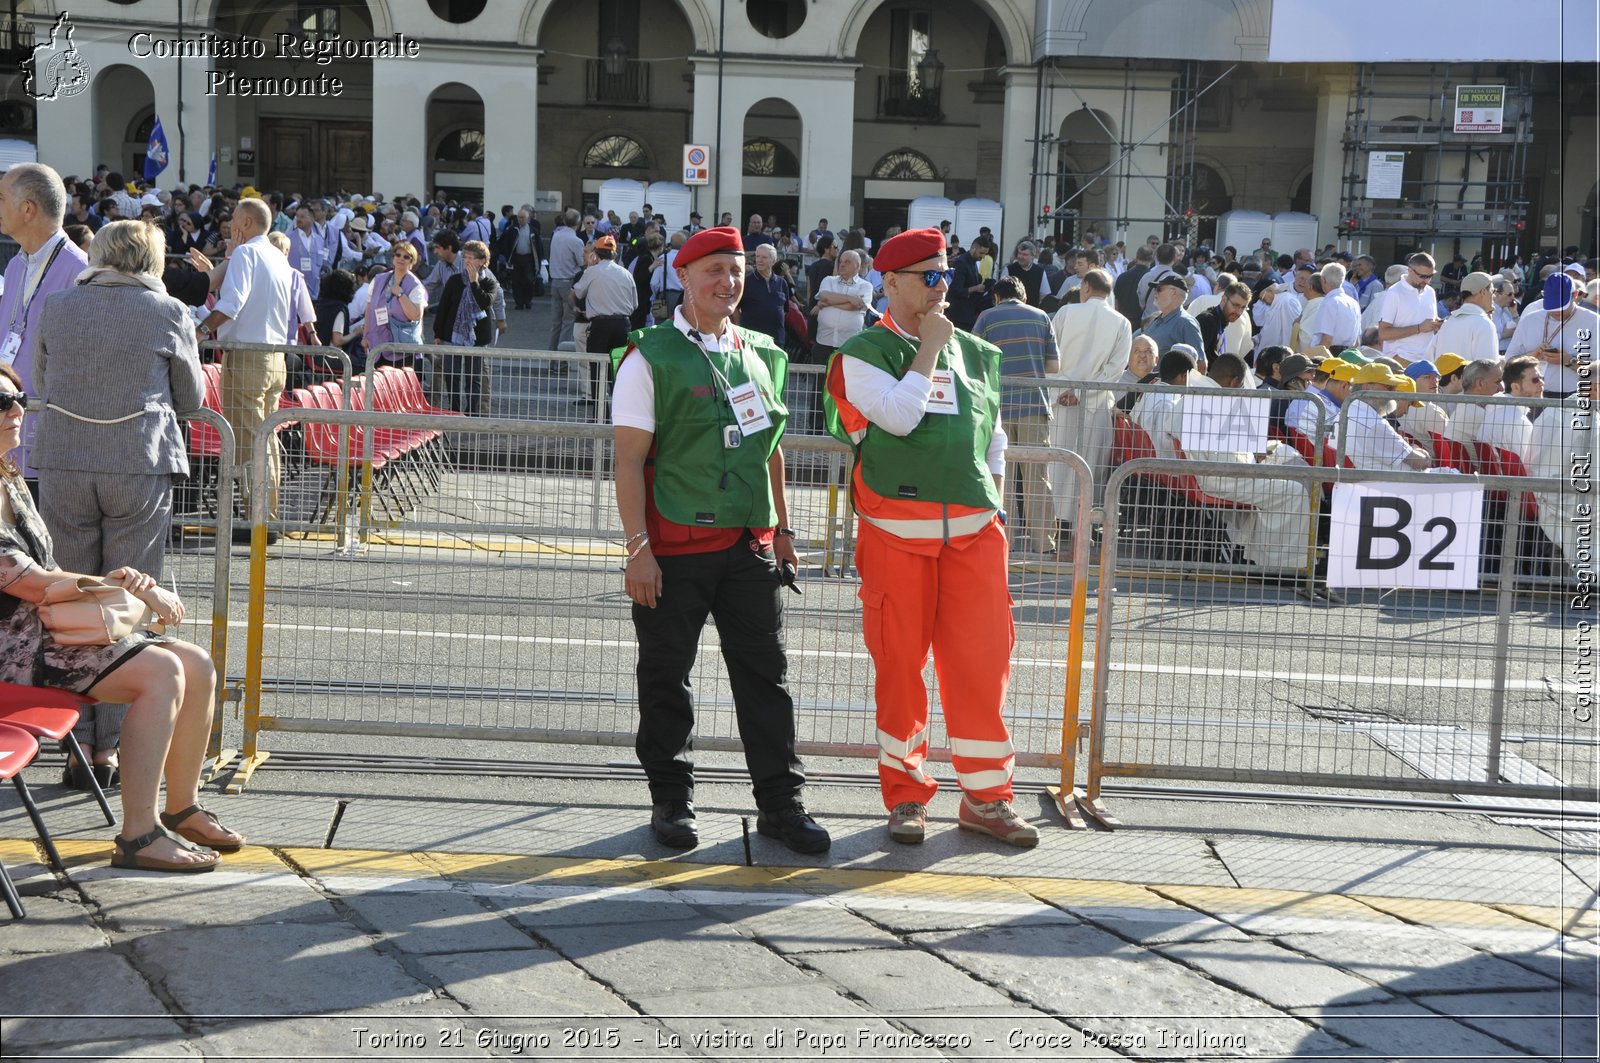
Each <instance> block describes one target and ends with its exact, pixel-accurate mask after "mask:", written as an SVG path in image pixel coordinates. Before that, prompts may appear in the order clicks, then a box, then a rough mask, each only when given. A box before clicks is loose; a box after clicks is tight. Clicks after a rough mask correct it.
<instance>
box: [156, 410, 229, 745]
mask: <svg viewBox="0 0 1600 1063" xmlns="http://www.w3.org/2000/svg"><path fill="white" fill-rule="evenodd" d="M185 428H186V430H187V431H188V433H189V435H190V447H191V458H190V465H191V469H192V468H193V467H194V464H195V462H196V458H197V455H196V454H195V451H198V450H205V451H210V450H211V449H212V448H215V450H216V451H217V454H216V457H215V458H214V459H206V460H214V461H215V463H216V464H215V467H214V468H215V478H214V479H210V478H206V479H205V480H204V481H203V482H202V480H201V479H199V478H196V477H193V476H191V478H190V480H188V481H186V482H180V483H178V484H176V485H175V486H174V489H173V507H172V510H173V513H172V535H171V537H170V539H169V545H168V548H167V552H166V556H165V558H164V559H163V569H164V577H165V579H166V580H168V581H170V585H171V586H172V587H174V588H175V589H176V590H177V592H178V595H179V596H180V597H181V598H183V600H184V604H185V605H186V606H187V607H188V610H189V620H188V623H187V625H186V627H185V628H184V629H183V630H182V631H181V632H180V634H181V635H182V636H183V637H184V638H186V639H188V640H190V641H192V642H195V643H198V644H201V645H207V644H209V646H210V649H211V662H212V664H213V665H215V666H216V669H217V705H216V713H215V717H214V719H213V721H212V730H211V740H210V745H209V748H208V754H207V755H208V756H209V757H211V758H212V759H213V765H214V766H213V771H214V772H215V771H216V770H218V769H219V768H220V767H221V766H222V765H223V764H226V763H227V762H228V761H229V760H231V759H232V757H233V755H234V754H233V752H232V751H229V750H224V749H223V709H224V707H225V705H226V703H227V702H228V700H229V698H230V696H231V694H232V692H231V691H230V690H229V689H228V684H227V677H228V675H229V674H230V672H229V667H228V665H229V660H228V653H229V640H228V635H229V628H228V617H229V606H230V604H231V601H232V560H233V551H232V544H233V505H232V502H231V499H232V497H233V485H234V480H235V474H234V464H233V429H232V428H231V427H230V426H229V425H228V422H227V421H226V420H224V419H223V417H222V415H221V414H220V413H217V412H216V411H215V410H197V411H196V412H194V413H193V414H190V415H189V416H188V418H187V423H186V425H185ZM197 436H198V437H208V438H198V439H197V438H196V437H197ZM207 484H213V485H214V490H215V492H216V497H217V499H218V500H219V502H218V503H217V504H215V505H207V504H206V503H205V501H204V499H203V497H202V495H203V492H204V491H205V490H206V489H207ZM206 617H209V618H210V619H209V622H208V621H207V620H206V619H205V618H206ZM208 623H209V630H205V629H206V626H207V624H208Z"/></svg>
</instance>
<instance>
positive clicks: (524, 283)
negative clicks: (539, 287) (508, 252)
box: [511, 254, 534, 310]
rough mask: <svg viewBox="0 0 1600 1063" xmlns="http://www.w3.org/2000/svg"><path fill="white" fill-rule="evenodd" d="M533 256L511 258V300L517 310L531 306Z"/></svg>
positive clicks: (514, 256)
mask: <svg viewBox="0 0 1600 1063" xmlns="http://www.w3.org/2000/svg"><path fill="white" fill-rule="evenodd" d="M533 270H534V262H533V256H532V255H531V254H530V255H512V256H511V298H512V300H513V301H514V302H515V303H516V306H517V309H519V310H521V309H523V308H525V307H530V306H532V305H533Z"/></svg>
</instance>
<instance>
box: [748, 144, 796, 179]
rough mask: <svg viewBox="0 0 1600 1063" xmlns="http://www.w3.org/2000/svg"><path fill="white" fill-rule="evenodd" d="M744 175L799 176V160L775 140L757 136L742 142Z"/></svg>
mask: <svg viewBox="0 0 1600 1063" xmlns="http://www.w3.org/2000/svg"><path fill="white" fill-rule="evenodd" d="M744 176H746V177H799V176H800V160H799V159H798V158H797V157H796V156H795V153H794V152H793V151H791V150H789V149H788V148H787V147H785V146H784V145H782V144H779V143H778V142H777V141H776V140H769V139H767V138H766V137H757V138H756V139H755V140H747V141H745V142H744Z"/></svg>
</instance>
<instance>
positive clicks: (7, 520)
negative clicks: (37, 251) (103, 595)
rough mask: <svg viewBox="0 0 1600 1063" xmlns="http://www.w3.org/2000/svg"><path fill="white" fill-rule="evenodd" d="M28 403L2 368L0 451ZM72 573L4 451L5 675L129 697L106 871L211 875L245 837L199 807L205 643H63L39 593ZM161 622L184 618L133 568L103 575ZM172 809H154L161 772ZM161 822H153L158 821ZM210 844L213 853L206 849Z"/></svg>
mask: <svg viewBox="0 0 1600 1063" xmlns="http://www.w3.org/2000/svg"><path fill="white" fill-rule="evenodd" d="M23 409H24V401H23V396H22V382H21V380H20V379H19V378H18V376H17V374H16V370H14V369H12V368H11V367H10V366H9V365H0V454H4V455H9V454H10V452H11V451H13V450H15V449H16V447H17V445H18V444H19V443H20V442H21V440H22V415H23ZM78 578H79V574H78V573H74V572H63V571H61V570H60V569H58V568H57V567H56V565H55V559H54V557H53V556H52V553H51V543H50V533H49V532H48V531H46V530H45V526H44V521H43V520H41V519H40V517H39V511H38V510H37V509H35V508H34V505H33V501H32V499H31V497H30V496H29V494H28V489H27V487H26V485H24V483H23V481H22V475H21V473H20V472H19V471H18V469H17V467H16V465H15V464H14V463H13V462H12V461H11V459H10V458H9V457H5V458H0V681H5V682H8V683H22V684H26V685H29V686H49V687H59V688H61V689H63V690H71V691H75V692H77V693H80V694H87V695H88V696H89V697H92V698H94V699H96V700H97V701H106V702H115V703H120V704H125V705H127V706H128V707H129V708H128V716H127V719H126V720H125V721H124V723H123V731H122V833H121V834H119V835H118V836H117V838H116V851H115V852H114V853H113V854H112V857H111V864H112V866H113V867H125V868H140V869H144V870H148V871H187V872H194V871H210V870H211V869H212V868H214V867H216V866H217V860H218V856H217V854H218V853H227V852H235V851H237V850H238V849H239V847H240V846H241V845H243V844H244V838H243V837H242V836H240V835H239V834H237V833H235V832H234V831H231V830H229V829H228V828H227V827H224V826H223V825H222V824H221V823H220V822H219V821H218V820H217V817H216V816H214V815H213V814H211V813H210V812H207V811H206V810H205V809H203V808H201V807H200V769H201V766H202V764H203V762H204V760H205V751H206V739H207V737H208V736H209V734H210V732H211V712H212V705H213V703H214V700H215V690H216V682H217V677H216V672H215V671H214V670H213V669H212V667H211V659H210V658H209V657H208V656H207V655H206V653H205V651H203V650H201V649H200V647H198V646H195V645H192V644H190V643H187V642H180V641H178V640H177V639H173V638H168V637H165V636H158V635H154V634H150V633H147V632H144V631H140V632H137V633H135V634H132V635H129V636H127V637H126V638H124V639H122V640H120V641H118V642H115V643H113V644H111V645H109V646H62V645H58V644H57V643H56V642H55V640H54V639H52V638H51V637H50V632H49V630H48V629H46V628H45V626H44V622H43V621H42V620H41V619H40V618H39V610H38V603H39V602H40V601H41V600H42V599H43V598H44V596H45V592H46V591H47V590H48V589H49V588H50V587H51V586H52V585H54V584H56V583H59V582H61V581H62V580H76V579H78ZM105 578H106V580H107V581H108V582H111V583H117V584H120V585H121V586H123V587H124V588H126V589H127V590H128V591H130V592H132V593H133V594H135V595H137V596H138V597H139V599H140V600H141V601H143V602H144V603H145V604H146V605H148V606H150V608H151V610H152V611H153V612H154V613H155V614H156V615H157V616H159V617H161V618H162V619H163V620H165V621H167V622H168V623H175V622H177V621H180V620H182V619H183V616H184V607H183V602H182V601H180V600H179V599H178V596H177V595H175V594H171V593H169V592H167V591H164V590H162V589H161V588H160V587H159V586H157V585H156V582H155V580H153V579H151V578H150V577H149V576H147V575H145V574H144V573H142V572H137V571H134V570H133V569H130V568H119V569H115V570H113V571H112V572H110V573H108V574H107V575H106V577H105ZM163 774H165V776H166V780H167V800H166V808H167V811H166V812H163V813H161V815H160V816H159V817H157V814H156V800H157V797H158V796H159V794H160V790H161V778H162V775H163ZM158 818H159V822H158ZM213 850H215V851H213Z"/></svg>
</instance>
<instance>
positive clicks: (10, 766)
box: [0, 683, 117, 919]
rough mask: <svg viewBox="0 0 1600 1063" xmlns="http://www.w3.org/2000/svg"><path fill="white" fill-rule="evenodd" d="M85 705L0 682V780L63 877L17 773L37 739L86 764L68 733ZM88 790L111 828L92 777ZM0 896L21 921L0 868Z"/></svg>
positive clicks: (57, 693)
mask: <svg viewBox="0 0 1600 1063" xmlns="http://www.w3.org/2000/svg"><path fill="white" fill-rule="evenodd" d="M84 702H85V699H84V698H82V697H81V696H79V695H77V694H72V693H68V692H67V691H64V690H51V689H49V688H46V687H27V686H18V685H17V684H15V683H0V780H5V779H9V780H10V781H11V785H12V786H14V787H15V788H16V791H17V797H18V798H20V799H21V801H22V807H23V808H24V809H26V810H27V813H28V818H29V819H30V820H32V821H33V829H34V830H35V831H36V832H37V833H38V835H39V841H40V843H41V844H42V845H43V846H44V851H45V856H46V857H47V858H48V860H49V861H50V866H51V867H52V868H54V869H55V870H56V871H59V872H60V873H61V874H63V875H65V874H66V873H67V868H66V865H65V864H63V863H62V862H61V854H60V853H58V852H56V845H55V842H54V841H53V840H52V839H51V837H50V831H49V830H48V829H46V827H45V825H44V819H43V817H41V816H40V815H39V806H38V805H36V804H34V801H33V795H32V794H31V793H30V792H29V791H28V786H27V783H25V782H23V781H22V771H23V769H24V768H26V767H27V766H28V765H29V764H31V763H33V761H34V758H36V757H37V756H38V755H39V739H41V738H47V739H50V740H52V741H57V742H62V741H64V742H66V744H67V748H68V750H70V751H71V754H72V756H74V757H76V758H78V763H80V764H87V763H88V758H87V757H85V756H84V755H83V747H82V746H80V745H79V744H78V740H77V739H76V738H75V737H73V734H72V728H73V726H74V725H75V724H76V723H77V722H78V714H79V712H80V711H81V710H82V707H83V705H84ZM90 786H91V787H92V788H93V792H94V797H95V800H96V801H98V802H99V804H100V811H101V812H102V813H103V814H104V815H105V817H106V823H107V824H108V825H112V826H114V825H115V824H116V822H117V818H116V816H114V815H112V814H111V806H110V805H108V804H107V803H106V795H105V792H104V791H103V790H101V789H100V785H99V783H97V782H95V781H94V779H93V776H90ZM0 893H3V894H4V895H5V900H6V907H8V908H10V909H11V914H12V915H13V916H14V917H16V918H18V919H21V918H23V917H24V916H26V915H27V912H26V911H24V909H23V907H22V898H21V897H19V896H18V895H17V890H16V887H15V885H13V884H12V882H11V876H10V875H8V874H6V869H5V866H4V865H0Z"/></svg>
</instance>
